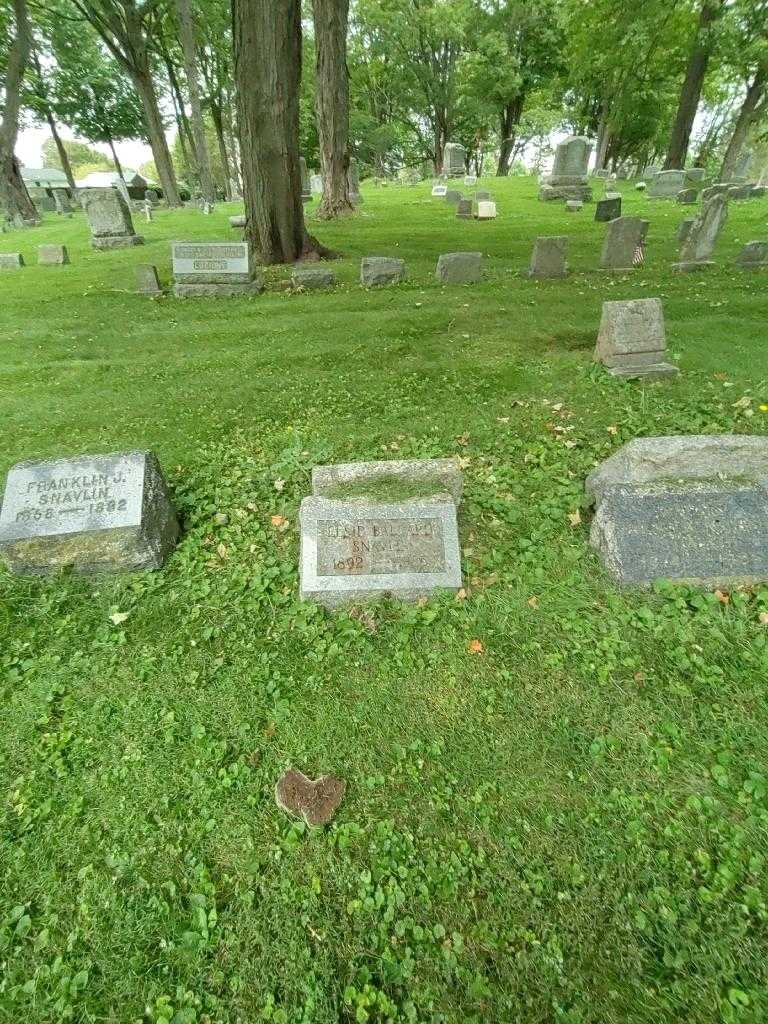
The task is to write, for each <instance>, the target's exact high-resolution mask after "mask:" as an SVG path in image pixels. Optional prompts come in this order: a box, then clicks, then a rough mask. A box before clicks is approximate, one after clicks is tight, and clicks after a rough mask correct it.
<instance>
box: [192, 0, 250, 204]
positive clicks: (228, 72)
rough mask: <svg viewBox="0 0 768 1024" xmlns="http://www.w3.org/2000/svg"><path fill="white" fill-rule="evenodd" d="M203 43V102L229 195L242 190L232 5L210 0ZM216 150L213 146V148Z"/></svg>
mask: <svg viewBox="0 0 768 1024" xmlns="http://www.w3.org/2000/svg"><path fill="white" fill-rule="evenodd" d="M201 29H202V35H203V44H202V46H201V47H200V49H199V52H198V61H199V65H200V72H201V75H202V87H203V97H202V101H203V106H204V107H205V109H206V110H208V111H209V112H210V115H211V121H212V122H213V128H214V131H215V133H216V148H217V149H218V153H219V161H220V163H221V168H222V171H223V175H224V177H223V181H222V185H223V188H224V192H225V195H226V198H227V199H228V200H229V199H231V198H232V196H233V193H234V192H235V191H239V189H240V184H239V176H238V173H237V154H236V152H235V147H234V144H233V141H232V130H231V129H232V102H233V101H232V24H231V14H230V12H229V9H228V6H226V7H225V4H224V3H221V2H216V3H213V2H211V0H208V3H207V4H206V9H205V18H204V20H203V22H202V25H201ZM211 152H213V149H211Z"/></svg>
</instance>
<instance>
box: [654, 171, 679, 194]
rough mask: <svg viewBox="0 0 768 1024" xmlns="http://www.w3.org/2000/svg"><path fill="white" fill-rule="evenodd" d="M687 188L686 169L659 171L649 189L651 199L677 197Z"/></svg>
mask: <svg viewBox="0 0 768 1024" xmlns="http://www.w3.org/2000/svg"><path fill="white" fill-rule="evenodd" d="M683 188H685V171H659V172H658V174H656V175H654V178H653V181H652V182H651V187H650V188H649V189H648V198H649V199H675V198H676V197H677V194H678V192H680V191H681V190H682V189H683Z"/></svg>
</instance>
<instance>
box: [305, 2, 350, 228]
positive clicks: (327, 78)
mask: <svg viewBox="0 0 768 1024" xmlns="http://www.w3.org/2000/svg"><path fill="white" fill-rule="evenodd" d="M312 10H313V14H314V19H315V50H316V56H317V62H316V68H317V91H316V96H315V105H316V111H317V129H318V135H319V139H320V169H321V172H322V175H323V198H322V199H321V201H320V206H319V207H318V211H317V215H318V217H322V218H324V219H326V220H330V219H331V218H333V217H338V216H340V215H341V214H345V213H351V212H352V203H351V202H350V201H349V182H348V181H347V172H348V171H349V76H348V73H347V24H348V21H349V0H312Z"/></svg>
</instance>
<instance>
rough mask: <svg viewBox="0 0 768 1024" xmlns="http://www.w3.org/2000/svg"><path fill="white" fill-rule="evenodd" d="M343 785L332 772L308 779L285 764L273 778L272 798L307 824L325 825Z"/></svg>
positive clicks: (344, 787)
mask: <svg viewBox="0 0 768 1024" xmlns="http://www.w3.org/2000/svg"><path fill="white" fill-rule="evenodd" d="M346 789H347V784H346V782H345V781H344V780H343V779H338V778H336V777H335V776H334V775H321V776H320V778H319V779H315V780H312V779H309V778H307V776H306V775H304V774H303V773H302V772H300V771H298V770H297V769H296V768H289V769H288V771H287V772H285V773H284V774H283V775H281V777H280V778H279V779H278V781H277V785H276V786H275V801H276V802H277V806H278V807H279V808H280V809H281V810H283V811H286V812H287V813H288V814H293V815H295V816H296V817H297V818H303V820H304V821H305V822H306V823H307V824H308V825H313V826H319V825H327V824H328V823H329V822H330V821H331V820H332V819H333V816H334V814H335V813H336V810H337V809H338V806H339V804H340V803H341V801H342V800H343V799H344V793H345V792H346Z"/></svg>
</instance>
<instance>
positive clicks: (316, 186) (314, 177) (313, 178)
mask: <svg viewBox="0 0 768 1024" xmlns="http://www.w3.org/2000/svg"><path fill="white" fill-rule="evenodd" d="M309 187H310V189H311V190H312V194H313V195H315V196H321V195H322V194H323V179H322V177H321V175H319V174H311V175H310V177H309Z"/></svg>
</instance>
